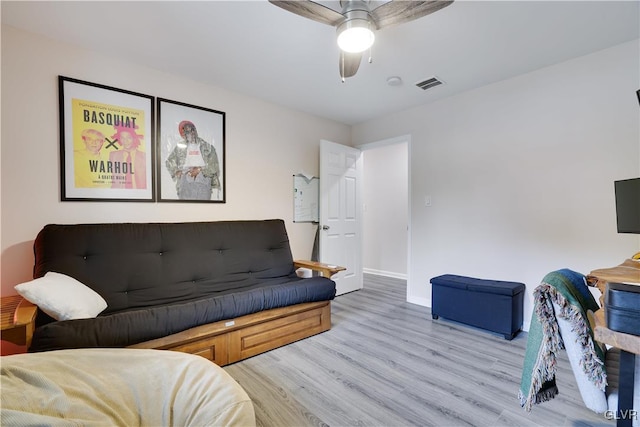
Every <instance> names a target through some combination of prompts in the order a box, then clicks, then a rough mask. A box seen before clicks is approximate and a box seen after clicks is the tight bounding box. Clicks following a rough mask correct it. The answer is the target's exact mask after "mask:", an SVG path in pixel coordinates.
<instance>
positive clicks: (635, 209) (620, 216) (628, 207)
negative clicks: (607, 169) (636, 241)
mask: <svg viewBox="0 0 640 427" xmlns="http://www.w3.org/2000/svg"><path fill="white" fill-rule="evenodd" d="M614 187H615V192H616V217H617V222H618V233H634V234H640V178H633V179H624V180H621V181H615V182H614Z"/></svg>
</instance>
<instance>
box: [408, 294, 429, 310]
mask: <svg viewBox="0 0 640 427" xmlns="http://www.w3.org/2000/svg"><path fill="white" fill-rule="evenodd" d="M407 302H409V303H411V304H417V305H421V306H423V307H431V298H421V297H412V296H409V297H408V298H407Z"/></svg>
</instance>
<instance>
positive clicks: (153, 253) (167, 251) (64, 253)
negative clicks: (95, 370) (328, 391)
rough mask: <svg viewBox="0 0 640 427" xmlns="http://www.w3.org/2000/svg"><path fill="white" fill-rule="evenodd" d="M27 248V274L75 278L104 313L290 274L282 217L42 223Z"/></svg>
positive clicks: (177, 299)
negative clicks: (30, 251)
mask: <svg viewBox="0 0 640 427" xmlns="http://www.w3.org/2000/svg"><path fill="white" fill-rule="evenodd" d="M34 252H35V266H34V278H37V277H42V276H44V275H45V274H46V273H47V272H49V271H54V272H58V273H62V274H66V275H68V276H71V277H73V278H75V279H76V280H79V281H80V282H82V283H84V284H85V285H87V286H89V287H90V288H92V289H93V290H95V291H96V292H97V293H98V294H100V295H101V296H102V297H103V298H104V299H105V301H106V302H107V309H106V310H105V311H104V312H103V314H108V313H113V312H118V311H122V310H128V309H132V308H141V307H150V306H155V305H160V304H168V303H173V302H178V301H187V300H191V299H196V298H201V297H204V296H208V295H215V294H216V293H221V292H227V291H228V290H229V289H244V288H250V287H252V286H254V285H256V284H258V283H260V282H262V281H264V280H265V279H273V278H277V277H286V276H289V275H291V274H294V268H293V259H292V255H291V249H290V247H289V239H288V236H287V232H286V228H285V225H284V222H283V221H282V220H265V221H219V222H190V223H115V224H77V225H47V226H45V227H44V228H43V229H42V230H41V231H40V233H39V234H38V236H37V237H36V240H35V242H34Z"/></svg>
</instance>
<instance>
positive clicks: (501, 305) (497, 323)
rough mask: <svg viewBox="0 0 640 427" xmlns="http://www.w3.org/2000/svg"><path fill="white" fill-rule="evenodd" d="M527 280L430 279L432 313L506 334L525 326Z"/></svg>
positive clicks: (510, 336)
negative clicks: (523, 281) (525, 282)
mask: <svg viewBox="0 0 640 427" xmlns="http://www.w3.org/2000/svg"><path fill="white" fill-rule="evenodd" d="M524 290H525V285H524V283H517V282H504V281H499V280H485V279H476V278H473V277H465V276H456V275H453V274H444V275H442V276H438V277H434V278H432V279H431V305H432V308H431V315H432V317H433V319H437V318H438V317H439V316H442V317H444V318H445V319H450V320H455V321H457V322H461V323H465V324H467V325H471V326H475V327H478V328H482V329H487V330H489V331H493V332H497V333H499V334H502V335H504V337H505V338H506V339H508V340H512V339H513V338H514V337H515V336H516V334H517V333H518V331H520V329H521V328H522V311H523V305H524Z"/></svg>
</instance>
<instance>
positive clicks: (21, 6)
mask: <svg viewBox="0 0 640 427" xmlns="http://www.w3.org/2000/svg"><path fill="white" fill-rule="evenodd" d="M322 3H323V4H326V5H328V4H329V3H331V2H322ZM333 3H335V2H333ZM1 12H2V24H3V25H5V24H8V25H12V26H14V27H18V28H22V29H24V30H27V31H31V32H34V33H39V34H43V35H45V36H47V37H50V38H52V39H57V40H60V41H63V42H67V43H70V44H74V45H77V46H81V47H85V48H88V49H92V50H95V51H98V52H102V53H104V54H106V55H110V56H114V57H119V58H122V59H126V60H128V61H131V62H135V63H139V64H142V65H146V66H149V67H152V68H154V69H158V70H163V71H166V72H168V73H172V74H178V75H181V76H184V77H188V78H191V79H193V80H197V81H201V82H204V83H208V84H211V85H216V86H221V87H225V88H227V89H230V90H232V91H235V92H240V93H244V94H248V95H251V96H254V97H257V98H261V99H264V100H267V101H269V102H272V103H275V104H279V105H282V106H286V107H290V108H293V109H296V110H300V111H305V112H308V113H311V114H315V115H318V116H322V117H327V118H330V119H333V120H336V121H339V122H342V123H346V124H356V123H360V122H363V121H366V120H370V119H374V118H376V117H380V116H384V115H386V114H389V113H393V112H396V111H401V110H404V109H407V108H410V107H412V106H416V105H420V104H424V103H428V102H433V101H435V100H437V99H440V98H443V97H447V96H451V95H454V94H457V93H460V92H463V91H466V90H470V89H473V88H477V87H480V86H483V85H486V84H489V83H492V82H496V81H500V80H503V79H507V78H510V77H512V76H516V75H519V74H523V73H526V72H529V71H533V70H536V69H539V68H542V67H545V66H548V65H552V64H555V63H558V62H562V61H564V60H567V59H569V58H573V57H577V56H581V55H585V54H588V53H591V52H594V51H597V50H601V49H604V48H607V47H610V46H614V45H616V44H620V43H623V42H626V41H629V40H633V39H637V38H639V37H640V2H638V1H620V2H617V1H476V0H457V1H455V2H454V3H453V4H452V5H450V6H449V7H446V8H444V9H442V10H440V11H438V12H436V13H434V14H432V15H428V16H426V17H423V18H420V19H418V20H415V21H412V22H409V23H405V24H402V25H399V26H395V27H390V28H385V29H383V30H380V31H378V32H377V33H376V42H375V44H374V47H373V63H371V64H368V63H367V62H366V60H363V63H362V64H361V66H360V70H359V71H358V73H357V74H356V75H355V76H354V77H352V78H350V79H347V81H346V83H342V82H341V80H340V77H339V73H338V56H339V51H338V47H337V45H336V41H335V39H336V36H335V29H334V28H333V27H330V26H328V25H324V24H320V23H317V22H315V21H312V20H309V19H305V18H302V17H300V16H298V15H294V14H292V13H290V12H287V11H285V10H283V9H280V8H278V7H276V6H274V5H272V4H270V3H268V2H267V1H266V0H255V1H237V0H236V1H206V2H205V1H194V2H186V1H142V2H130V1H122V2H119V1H118V2H116V1H108V2H101V1H81V2H76V1H72V2H57V1H46V2H31V1H6V0H2V10H1ZM389 76H399V77H401V78H402V80H403V84H402V85H400V86H395V87H392V86H389V85H387V84H386V79H387V78H388V77H389ZM432 76H437V77H438V78H439V79H441V80H442V81H444V82H445V84H444V85H442V86H438V87H436V88H433V89H430V90H427V91H423V90H421V89H419V88H417V87H416V86H415V83H417V82H419V81H422V80H424V79H425V78H429V77H432ZM97 83H100V82H97ZM639 83H640V82H639ZM130 89H131V88H130ZM134 89H135V88H134Z"/></svg>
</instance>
